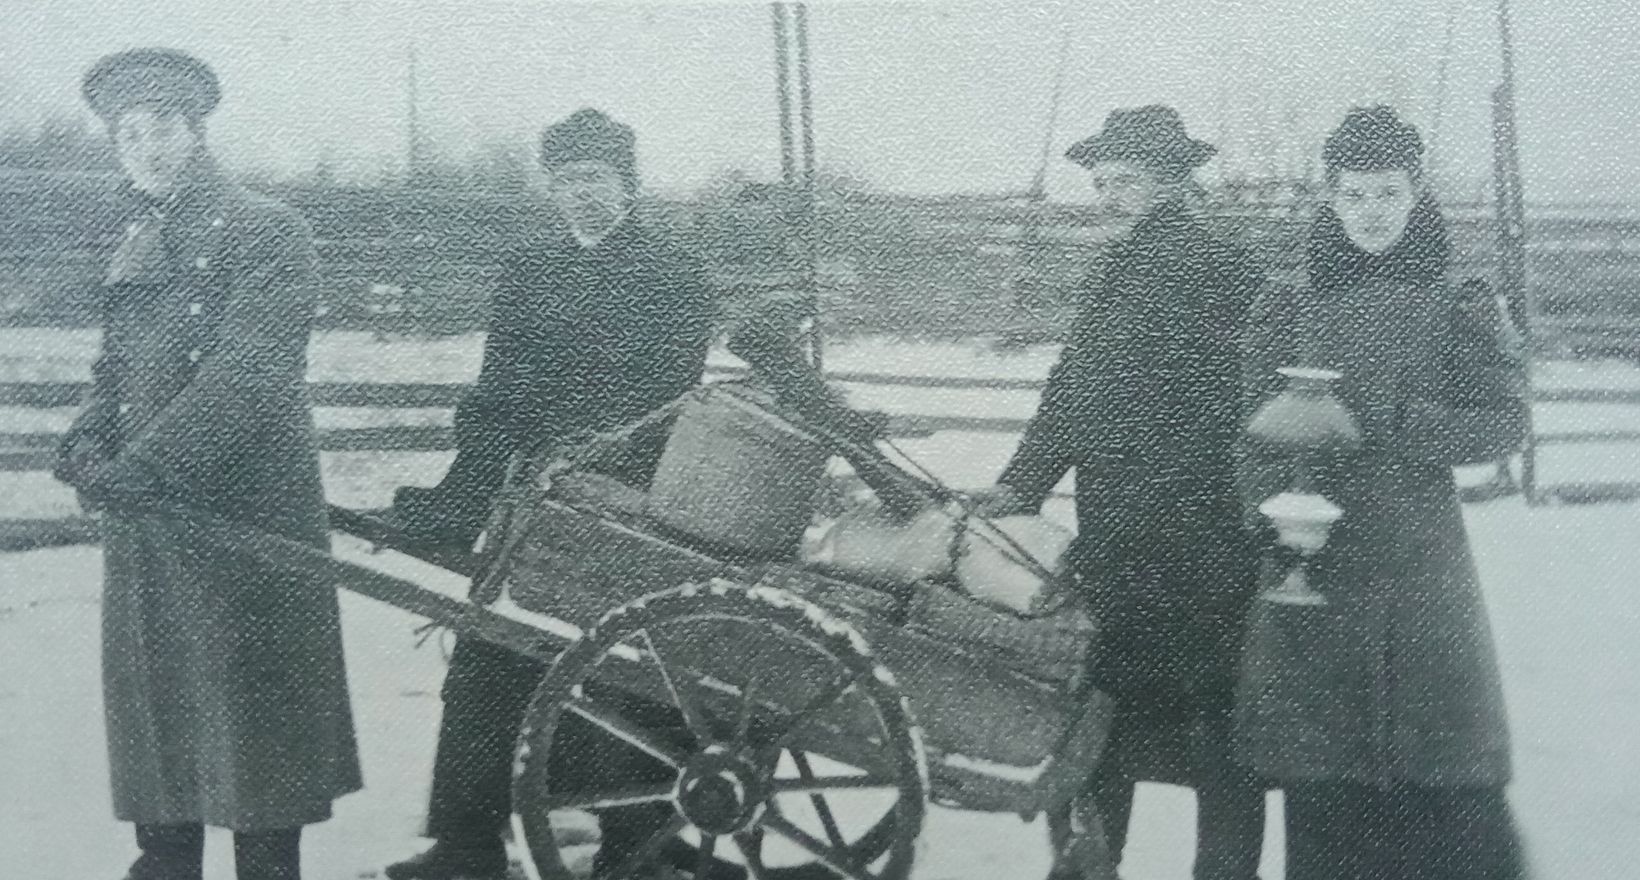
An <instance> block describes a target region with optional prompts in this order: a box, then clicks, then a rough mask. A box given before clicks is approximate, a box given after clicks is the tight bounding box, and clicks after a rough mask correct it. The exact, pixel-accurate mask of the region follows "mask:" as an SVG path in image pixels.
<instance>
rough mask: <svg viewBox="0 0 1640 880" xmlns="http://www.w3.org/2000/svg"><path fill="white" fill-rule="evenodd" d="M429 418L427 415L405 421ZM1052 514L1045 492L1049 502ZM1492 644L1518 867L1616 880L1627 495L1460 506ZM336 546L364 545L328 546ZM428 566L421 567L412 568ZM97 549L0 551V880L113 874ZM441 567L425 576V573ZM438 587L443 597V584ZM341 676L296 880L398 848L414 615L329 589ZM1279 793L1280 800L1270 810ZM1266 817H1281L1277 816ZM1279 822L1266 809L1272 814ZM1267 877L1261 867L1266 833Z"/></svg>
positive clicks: (993, 403)
mask: <svg viewBox="0 0 1640 880" xmlns="http://www.w3.org/2000/svg"><path fill="white" fill-rule="evenodd" d="M95 345H96V338H95V335H94V334H90V333H75V332H67V333H52V334H40V333H37V332H35V333H28V334H21V333H17V332H15V331H0V375H3V376H5V377H6V378H8V379H21V378H29V379H37V380H46V379H49V380H57V381H64V380H73V379H81V378H84V376H85V375H86V365H87V363H88V361H89V358H90V356H91V353H92V352H93V351H94V349H95ZM478 346H479V340H478V339H476V338H473V337H462V338H456V339H450V340H442V341H438V342H423V341H409V340H406V341H398V342H379V341H375V340H373V339H371V337H369V336H368V335H365V334H327V335H325V336H322V337H320V338H318V339H316V340H315V344H314V348H313V377H314V378H315V379H317V380H326V381H343V380H348V379H356V378H357V377H359V376H361V375H368V376H370V377H371V378H372V379H376V380H383V381H388V380H391V381H464V380H468V379H471V378H472V376H473V375H475V374H476V371H477V364H478ZM1051 359H1052V353H1051V352H1047V351H1030V352H1025V353H1019V354H1008V355H998V354H992V353H989V352H987V351H984V350H982V349H980V348H977V347H972V346H958V345H934V344H910V343H903V344H902V343H890V342H886V341H875V342H863V343H857V344H853V345H848V346H842V347H839V348H838V349H837V350H835V351H833V352H830V353H829V354H828V358H827V365H828V367H830V368H832V369H838V370H872V371H880V372H896V373H920V374H938V375H971V376H1014V377H1041V376H1042V375H1044V374H1045V373H1046V370H1047V367H1048V365H1049V363H1050V362H1051ZM1536 380H1537V382H1538V383H1539V384H1540V385H1558V386H1604V387H1640V371H1636V370H1634V369H1633V368H1630V367H1626V366H1622V365H1615V364H1554V365H1549V366H1548V367H1545V368H1543V369H1542V370H1540V372H1539V374H1538V376H1537V377H1536ZM851 393H852V394H853V396H854V399H855V401H856V402H857V403H859V404H861V405H866V406H872V407H881V408H886V409H890V410H893V411H899V412H915V413H924V414H931V413H941V414H945V413H951V414H958V413H960V414H984V415H1007V416H1021V417H1023V416H1024V415H1027V414H1029V412H1030V409H1031V406H1032V404H1033V400H1032V395H1030V394H1026V393H1019V392H981V391H940V392H935V391H930V390H926V389H923V390H916V389H894V388H879V387H870V388H868V387H864V386H861V387H856V388H853V389H851ZM1538 416H1539V420H1540V422H1541V423H1542V425H1543V427H1544V428H1545V429H1553V430H1573V429H1588V428H1593V427H1626V428H1637V427H1640V425H1637V424H1635V423H1636V422H1640V410H1634V409H1628V410H1625V409H1613V408H1602V407H1590V406H1582V405H1579V406H1570V405H1567V406H1554V407H1548V406H1545V407H1539V411H1538ZM66 418H67V414H66V413H62V412H55V413H43V414H42V413H37V412H30V411H22V410H15V409H12V410H7V409H3V408H0V430H44V429H47V428H50V427H60V423H61V422H62V421H63V420H65V419H66ZM319 418H320V420H321V423H323V424H331V425H342V424H360V423H363V422H364V421H366V420H368V421H371V422H375V423H379V419H380V415H379V414H366V413H360V412H357V411H338V410H328V411H321V412H320V413H319ZM410 418H413V419H417V420H423V419H426V420H438V419H443V418H446V416H445V415H443V414H438V413H420V414H415V415H412V416H410ZM1012 443H1013V438H1010V437H1007V436H1003V435H996V434H971V433H947V434H940V435H936V436H934V437H931V438H926V439H921V440H914V441H907V442H905V443H903V444H901V445H902V447H903V448H904V449H905V450H906V451H907V452H908V453H910V454H911V455H913V456H915V457H916V458H918V459H919V460H920V461H922V462H923V463H925V464H926V465H928V466H929V467H931V468H932V469H933V470H934V471H935V472H936V473H938V474H939V475H940V476H941V477H942V478H944V479H946V480H948V481H950V482H952V483H955V484H957V485H982V484H984V483H986V482H988V481H989V480H991V479H992V478H993V477H994V476H995V474H996V473H997V471H998V470H999V469H1000V468H1001V466H1002V464H1003V463H1004V461H1005V460H1006V458H1007V456H1008V454H1009V452H1010V451H1011V447H1012ZM447 458H448V456H447V454H441V453H418V454H409V455H396V456H382V455H375V454H333V455H327V456H326V460H325V474H326V479H327V483H328V486H329V489H330V491H331V495H332V497H333V499H334V500H336V501H338V502H340V503H343V504H348V505H365V504H380V503H384V502H385V501H386V500H387V497H388V495H389V494H390V492H391V489H392V487H393V486H394V485H398V484H402V483H406V482H410V483H431V482H433V481H435V480H436V479H437V478H438V476H439V474H440V472H441V470H442V468H443V466H444V463H445V462H446V461H447ZM1541 468H1542V472H1543V476H1544V478H1545V479H1546V480H1548V481H1551V482H1553V481H1560V480H1594V479H1619V478H1622V479H1640V455H1637V454H1636V451H1635V450H1634V448H1633V447H1621V446H1610V447H1600V446H1592V445H1590V446H1567V447H1564V448H1557V449H1551V450H1549V451H1548V452H1546V453H1545V454H1544V456H1543V459H1542V462H1541ZM72 509H73V501H72V498H71V497H70V496H69V494H68V493H67V492H65V491H64V490H62V489H61V487H58V486H55V485H54V484H52V483H51V481H50V480H49V478H46V477H44V476H43V475H38V474H30V475H16V474H11V475H5V474H0V516H40V515H48V514H50V513H63V512H69V511H71V510H72ZM1050 513H1051V514H1052V515H1054V516H1056V517H1064V518H1067V519H1068V517H1069V510H1068V509H1067V507H1066V505H1064V504H1063V503H1059V504H1057V505H1055V506H1054V507H1052V508H1051V509H1050ZM1466 515H1467V518H1468V524H1469V529H1470V534H1471V537H1472V540H1473V542H1474V545H1475V549H1476V554H1477V557H1478V560H1479V564H1480V566H1481V572H1482V577H1483V580H1484V583H1485V584H1486V588H1487V593H1488V597H1489V601H1490V603H1491V611H1492V617H1493V621H1494V625H1495V627H1496V629H1497V635H1498V642H1499V647H1500V651H1501V654H1502V662H1503V667H1504V669H1503V671H1504V678H1505V685H1506V688H1507V691H1508V696H1509V705H1510V710H1511V714H1512V718H1513V724H1514V734H1515V742H1516V765H1517V777H1518V781H1517V783H1516V784H1515V786H1514V789H1513V794H1514V798H1515V801H1516V804H1517V805H1518V808H1519V811H1520V814H1521V819H1522V824H1523V826H1524V829H1525V832H1526V835H1527V837H1528V840H1529V844H1530V845H1531V847H1532V849H1533V853H1534V857H1535V859H1536V861H1537V862H1538V863H1539V865H1540V867H1541V869H1542V870H1541V873H1540V876H1541V877H1543V878H1550V880H1558V878H1576V880H1605V878H1610V880H1626V878H1628V877H1630V876H1633V874H1634V868H1633V864H1634V863H1635V861H1636V860H1637V858H1640V838H1637V836H1636V834H1635V831H1636V829H1640V734H1637V733H1636V731H1640V673H1637V672H1636V670H1637V669H1640V589H1636V587H1637V586H1640V540H1637V538H1640V508H1636V507H1634V506H1632V505H1607V506H1591V507H1545V508H1535V509H1530V508H1527V507H1525V506H1524V505H1523V504H1522V503H1521V501H1520V500H1519V499H1515V498H1511V499H1504V500H1499V501H1493V502H1489V503H1487V504H1483V505H1475V506H1471V507H1470V508H1468V510H1467V512H1466ZM336 552H337V553H338V554H340V555H342V556H343V557H345V558H351V559H356V560H359V561H361V562H366V563H369V564H382V563H383V559H382V558H380V557H375V558H367V557H366V556H364V555H363V554H364V550H363V549H362V548H361V547H359V546H357V545H356V544H354V543H352V542H350V541H345V540H342V541H338V543H337V547H336ZM424 574H426V575H427V576H431V575H430V574H429V573H425V572H424ZM99 578H100V556H99V553H98V551H97V550H96V549H95V548H66V549H57V550H45V551H37V552H32V553H17V554H9V555H0V866H3V867H0V876H3V877H4V878H6V880H67V878H80V877H97V876H103V877H113V876H118V875H119V872H120V871H121V870H123V868H124V866H125V864H126V863H127V861H128V860H129V859H130V858H131V857H133V856H134V853H135V847H134V844H133V842H132V840H131V836H130V831H129V829H128V828H126V827H123V826H121V825H119V824H118V823H115V822H114V821H113V820H112V819H110V818H109V809H108V792H107V780H106V762H105V757H104V752H103V741H102V723H101V706H100V694H99V685H98V675H99V673H98V635H97V619H98V618H97V615H98V606H97V602H98V581H99ZM447 580H448V579H447V578H446V581H447ZM442 585H443V586H445V587H450V586H454V585H452V584H449V583H447V582H445V583H443V584H442ZM343 614H344V627H345V630H346V636H347V648H348V660H349V669H350V675H351V680H352V687H353V694H354V705H355V710H356V713H357V719H358V724H359V729H360V740H361V747H362V749H363V753H364V761H365V775H366V783H367V787H366V789H365V791H363V792H361V793H359V794H356V795H352V796H350V797H348V798H345V799H343V800H342V801H340V802H339V804H338V807H337V815H336V818H335V819H334V820H332V821H331V822H329V823H326V824H324V825H321V826H316V827H315V828H313V829H311V830H310V831H309V832H308V836H307V838H306V841H307V843H306V856H305V862H306V867H307V876H308V877H309V878H311V880H346V878H356V877H369V876H373V872H375V871H377V870H378V869H379V868H380V866H381V865H382V864H384V863H386V862H387V861H391V860H393V859H396V858H399V857H402V856H403V855H405V854H407V853H409V852H411V851H413V850H414V849H416V848H417V847H418V846H419V845H420V842H419V841H418V840H416V838H415V833H416V830H417V828H418V825H419V823H420V819H421V810H422V805H423V802H424V798H425V793H426V787H427V775H428V769H429V767H430V765H431V759H432V749H433V740H434V734H435V731H436V724H437V718H438V699H437V689H438V684H439V681H440V677H441V675H442V671H443V660H442V656H441V654H440V652H439V650H438V648H437V646H436V645H434V644H432V643H429V644H425V645H422V646H421V647H420V648H418V647H416V644H415V643H416V637H415V636H414V635H413V632H412V631H413V629H414V628H415V627H416V626H417V625H418V623H419V621H418V620H416V619H414V618H412V617H411V616H410V615H408V614H405V613H403V612H400V611H398V610H396V609H392V608H387V607H384V606H381V605H377V604H374V603H372V602H370V601H368V600H364V599H361V598H358V597H355V596H352V595H350V594H344V597H343ZM1277 800H1278V799H1277ZM1193 809H1194V808H1193V805H1192V801H1191V798H1190V795H1189V793H1188V792H1186V791H1183V790H1180V789H1173V788H1168V787H1165V786H1148V785H1147V786H1143V787H1142V789H1141V794H1140V799H1139V804H1138V809H1137V810H1136V813H1135V817H1134V823H1135V825H1134V832H1133V836H1132V838H1131V843H1130V850H1129V853H1128V859H1127V863H1126V865H1125V868H1124V871H1125V875H1126V876H1127V877H1128V878H1129V880H1150V878H1155V880H1182V878H1185V877H1188V876H1189V867H1190V866H1189V863H1190V851H1191V845H1190V841H1191V821H1192V815H1193ZM1275 815H1277V816H1279V813H1276V814H1275ZM1278 824H1279V823H1275V822H1273V823H1272V825H1273V826H1274V825H1278ZM924 841H925V855H924V857H923V858H922V860H921V862H920V866H919V869H918V871H917V876H918V877H922V878H930V880H932V878H941V880H967V878H972V880H993V878H1013V877H1019V878H1031V877H1037V876H1041V875H1042V873H1043V872H1044V871H1045V869H1046V865H1047V857H1046V851H1045V843H1044V837H1043V832H1042V829H1041V826H1040V824H1033V825H1026V824H1023V823H1022V822H1021V821H1020V820H1019V819H1018V818H1017V817H1013V816H1006V815H989V814H974V813H963V812H955V811H949V810H940V809H936V810H935V811H934V813H933V815H932V818H931V819H930V822H929V824H928V828H927V833H926V834H925V836H924ZM1268 842H1269V843H1270V844H1272V846H1270V847H1269V849H1270V851H1271V853H1272V855H1271V856H1270V857H1267V859H1266V866H1265V872H1264V875H1265V878H1266V880H1276V878H1278V877H1280V859H1279V857H1278V856H1276V855H1275V854H1274V853H1275V850H1276V849H1278V847H1279V833H1278V832H1277V831H1276V830H1275V829H1274V828H1272V831H1271V834H1270V837H1269V841H1268ZM212 843H213V846H212V847H211V851H210V853H209V855H208V864H209V866H210V872H211V873H210V874H209V876H213V877H228V876H231V867H230V860H229V857H228V854H227V848H226V847H225V846H224V845H223V844H225V843H226V840H225V839H223V838H221V837H220V836H215V837H213V838H212Z"/></svg>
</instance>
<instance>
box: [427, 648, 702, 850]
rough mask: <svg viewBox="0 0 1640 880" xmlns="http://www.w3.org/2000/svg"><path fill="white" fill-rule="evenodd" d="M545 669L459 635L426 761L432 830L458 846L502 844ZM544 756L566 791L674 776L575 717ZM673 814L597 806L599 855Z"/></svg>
mask: <svg viewBox="0 0 1640 880" xmlns="http://www.w3.org/2000/svg"><path fill="white" fill-rule="evenodd" d="M545 674H546V667H545V666H544V665H542V664H541V663H538V662H536V661H535V660H531V659H529V658H527V657H523V656H520V655H518V654H515V653H513V652H512V651H509V650H507V649H505V648H502V647H499V646H497V645H493V644H490V643H489V642H485V641H483V640H480V639H459V640H458V641H457V642H456V648H455V652H454V655H453V656H452V657H451V658H450V670H449V672H448V674H447V676H446V678H445V684H444V718H443V721H442V723H441V725H440V727H439V737H438V752H437V757H436V758H435V759H434V763H433V791H432V799H431V803H430V805H429V808H428V818H427V833H428V835H429V836H430V837H433V838H434V839H436V840H438V841H440V842H441V843H446V844H449V845H452V846H457V847H460V848H464V849H476V850H483V849H499V848H500V847H501V840H502V837H501V835H502V832H503V830H504V829H505V828H506V825H507V823H508V821H509V819H510V818H511V816H512V811H513V807H512V761H513V749H514V746H515V745H516V743H517V738H518V731H519V728H520V727H521V726H522V725H523V723H524V716H525V714H526V713H527V711H528V709H529V704H530V699H531V697H532V695H533V694H534V693H535V688H536V686H537V685H538V684H540V682H541V678H542V676H543V675H545ZM595 693H596V692H595ZM599 696H600V698H602V699H611V700H618V699H619V698H618V697H612V696H607V695H603V694H599ZM620 708H621V710H622V712H623V714H625V715H627V716H628V717H631V718H634V719H635V720H638V721H640V722H641V723H645V724H646V725H649V726H652V727H659V728H660V729H661V730H663V731H664V730H667V729H670V728H672V727H673V726H675V724H676V721H675V720H674V718H673V716H672V715H671V713H668V712H666V711H664V710H662V709H661V708H660V707H656V706H650V705H644V704H639V705H633V704H632V703H630V702H627V703H621V704H620ZM549 760H551V762H552V763H551V765H550V766H549V768H548V775H549V777H550V778H551V779H553V780H554V781H555V782H554V786H555V787H556V788H558V790H560V791H564V792H574V791H588V790H596V789H599V788H603V789H609V788H616V787H620V786H623V785H630V784H633V783H642V782H658V781H670V780H671V779H672V778H673V777H674V776H675V771H672V770H671V769H670V768H668V767H666V766H665V765H662V764H660V763H659V762H656V761H655V760H653V759H652V758H650V757H649V756H647V755H645V754H644V753H642V752H640V751H638V750H637V749H634V748H632V747H631V746H628V745H626V744H625V743H622V742H620V741H619V740H616V739H614V738H613V737H611V736H609V735H607V734H606V733H604V732H603V731H602V730H600V729H598V728H596V727H594V726H593V725H592V724H591V723H589V722H587V721H585V720H584V719H582V718H580V717H579V716H575V715H566V716H564V718H563V722H562V726H561V727H560V728H559V731H558V733H557V734H556V736H555V737H554V741H553V748H552V756H551V758H550V759H549ZM670 811H671V807H670V806H669V805H666V804H660V805H654V804H645V805H638V806H631V807H617V808H612V809H608V810H602V811H600V813H599V815H598V824H599V827H600V828H601V829H602V832H603V844H602V846H601V847H600V852H601V854H602V855H604V856H605V857H611V856H618V855H622V854H625V853H627V852H630V851H631V850H633V849H635V848H636V847H638V846H639V845H641V844H642V843H643V842H644V841H645V840H646V839H647V838H648V837H649V835H650V834H652V833H653V832H654V830H655V829H656V828H657V827H658V826H659V825H660V824H661V823H662V822H664V821H665V819H666V818H667V817H668V816H669V815H670Z"/></svg>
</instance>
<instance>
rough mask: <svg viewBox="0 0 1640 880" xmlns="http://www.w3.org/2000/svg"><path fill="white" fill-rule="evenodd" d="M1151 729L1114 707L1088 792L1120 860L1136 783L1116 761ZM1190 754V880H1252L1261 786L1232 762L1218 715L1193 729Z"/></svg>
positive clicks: (1138, 746)
mask: <svg viewBox="0 0 1640 880" xmlns="http://www.w3.org/2000/svg"><path fill="white" fill-rule="evenodd" d="M1150 732H1151V728H1150V726H1149V725H1147V724H1144V723H1142V719H1141V716H1140V715H1139V714H1138V713H1135V712H1123V711H1122V710H1121V709H1120V708H1118V710H1117V713H1116V717H1115V719H1114V720H1113V722H1112V725H1111V732H1110V742H1109V745H1108V746H1107V754H1109V755H1111V756H1112V757H1113V758H1116V759H1115V760H1106V761H1104V762H1102V763H1101V764H1100V767H1099V770H1098V772H1097V773H1096V774H1095V775H1094V778H1093V784H1092V790H1091V792H1090V794H1091V795H1092V797H1093V799H1094V803H1095V805H1096V806H1098V808H1099V816H1100V818H1101V819H1102V820H1103V823H1104V827H1105V839H1106V841H1107V842H1108V843H1109V846H1110V853H1111V858H1112V859H1113V860H1114V861H1116V862H1118V863H1119V862H1121V860H1122V848H1123V846H1124V845H1125V844H1126V843H1127V831H1128V820H1129V818H1130V817H1131V816H1132V813H1133V793H1134V787H1135V785H1136V784H1137V783H1138V782H1139V781H1140V780H1139V779H1136V778H1135V777H1134V776H1133V775H1132V774H1131V772H1130V771H1129V769H1128V768H1127V767H1126V766H1125V765H1124V762H1123V761H1121V760H1120V759H1119V757H1120V756H1121V755H1122V754H1124V753H1128V752H1130V751H1135V750H1142V749H1143V748H1144V746H1145V744H1144V743H1143V742H1142V741H1137V740H1141V739H1142V738H1143V737H1145V736H1147V735H1149V734H1150ZM1196 734H1197V735H1196V737H1195V739H1196V742H1195V743H1194V744H1193V745H1194V748H1193V749H1192V750H1191V751H1192V752H1193V753H1194V754H1193V755H1192V757H1193V758H1194V759H1195V760H1194V761H1193V763H1194V764H1195V767H1194V771H1195V772H1194V773H1193V774H1192V775H1193V776H1194V777H1195V778H1194V779H1193V780H1192V781H1193V782H1194V789H1195V792H1196V862H1195V868H1194V869H1193V870H1192V872H1191V876H1192V877H1193V878H1194V880H1256V878H1257V877H1258V863H1259V856H1260V854H1261V853H1262V851H1263V846H1264V793H1265V790H1266V788H1267V786H1266V784H1265V783H1264V782H1263V781H1262V780H1260V779H1258V778H1257V777H1255V776H1254V775H1253V774H1252V773H1250V772H1248V771H1247V770H1246V769H1245V768H1243V767H1241V766H1240V765H1238V764H1236V763H1235V762H1234V761H1233V760H1231V756H1230V722H1229V720H1228V716H1227V715H1225V716H1222V717H1221V716H1220V715H1219V714H1218V713H1215V715H1214V716H1213V717H1212V718H1210V719H1208V720H1204V721H1203V722H1201V723H1200V724H1198V725H1197V728H1196Z"/></svg>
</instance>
